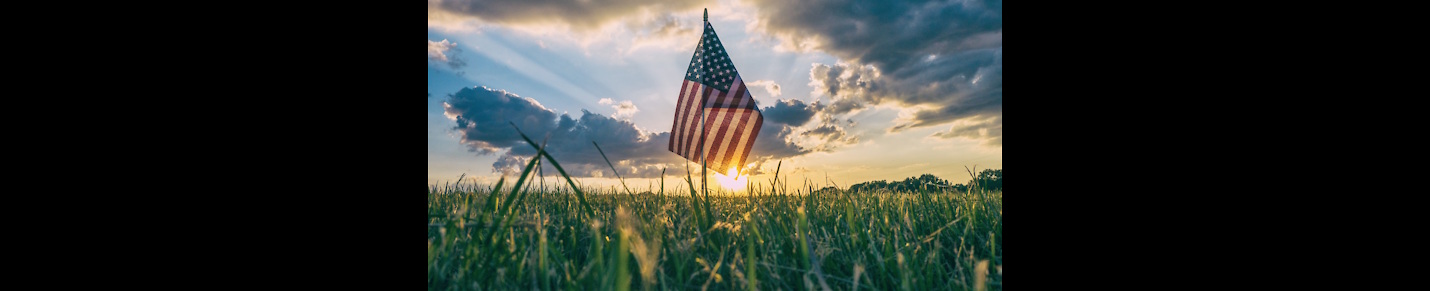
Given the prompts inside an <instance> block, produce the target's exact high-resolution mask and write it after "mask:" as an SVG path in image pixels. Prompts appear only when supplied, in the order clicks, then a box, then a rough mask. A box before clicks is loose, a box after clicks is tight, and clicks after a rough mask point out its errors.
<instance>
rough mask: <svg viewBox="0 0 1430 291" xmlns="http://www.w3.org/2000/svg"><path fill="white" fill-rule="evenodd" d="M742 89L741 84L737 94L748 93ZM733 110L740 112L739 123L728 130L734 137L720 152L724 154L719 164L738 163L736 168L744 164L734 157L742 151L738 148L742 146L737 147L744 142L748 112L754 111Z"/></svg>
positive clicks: (743, 86) (742, 85) (743, 87)
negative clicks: (732, 132)
mask: <svg viewBox="0 0 1430 291" xmlns="http://www.w3.org/2000/svg"><path fill="white" fill-rule="evenodd" d="M736 82H739V80H738V79H737V80H736ZM744 89H745V84H743V83H741V84H740V90H739V93H740V94H748V92H745V90H744ZM744 99H753V98H744ZM734 110H735V111H739V112H740V116H739V118H738V119H739V123H736V124H735V126H732V127H731V128H730V130H733V131H734V135H735V136H732V137H730V140H731V141H732V142H731V143H730V145H729V146H726V147H725V148H724V149H721V152H722V153H724V154H722V155H721V158H722V160H721V162H720V163H721V164H730V163H731V162H735V163H738V164H737V165H736V166H737V167H738V166H744V163H743V161H741V160H736V159H735V156H736V154H735V152H736V151H742V150H743V148H740V146H743V145H738V144H743V141H745V139H744V138H743V137H744V136H745V133H746V132H747V131H745V130H744V129H745V124H746V123H749V121H750V112H751V111H754V110H749V109H743V108H742V109H734Z"/></svg>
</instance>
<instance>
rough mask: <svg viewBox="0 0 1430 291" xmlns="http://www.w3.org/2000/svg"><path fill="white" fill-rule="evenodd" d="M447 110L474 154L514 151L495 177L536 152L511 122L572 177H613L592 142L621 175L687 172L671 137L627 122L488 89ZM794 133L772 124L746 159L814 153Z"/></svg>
mask: <svg viewBox="0 0 1430 291" xmlns="http://www.w3.org/2000/svg"><path fill="white" fill-rule="evenodd" d="M443 106H444V108H445V110H446V115H447V116H448V117H449V118H451V119H452V120H454V121H455V122H456V124H457V126H456V127H453V129H454V130H456V131H457V132H458V133H460V134H461V139H460V141H461V142H462V143H463V144H465V145H467V146H468V147H469V148H470V149H471V150H472V151H473V152H477V153H478V154H483V155H487V154H493V153H496V152H498V151H500V150H502V149H508V148H509V149H510V150H509V151H507V152H506V153H504V154H502V155H501V156H500V157H498V158H497V161H496V162H495V163H493V164H492V168H493V171H496V172H503V173H506V174H511V175H515V174H518V173H520V171H521V169H522V167H525V166H526V162H527V161H528V159H530V158H531V157H532V156H534V155H535V154H536V150H535V149H533V148H531V146H530V145H527V144H526V142H525V141H523V140H522V139H521V136H520V135H518V134H517V132H516V130H514V129H512V127H511V125H510V124H508V123H507V122H508V121H511V122H515V123H516V124H517V126H519V127H521V130H522V132H525V133H526V134H527V137H530V138H531V139H532V140H533V141H535V142H538V143H540V142H542V141H543V140H545V141H546V150H547V152H549V153H551V155H552V156H553V157H556V159H557V162H560V163H561V167H562V168H563V169H564V170H566V173H567V174H570V175H572V176H573V177H611V169H610V166H608V165H607V164H606V160H605V159H602V157H601V152H598V151H597V150H596V147H595V146H594V145H592V143H591V142H592V141H594V142H596V143H598V144H600V146H601V151H604V152H605V156H606V157H607V158H610V159H611V163H613V164H615V167H616V168H617V169H618V170H620V172H621V173H620V175H621V176H622V177H627V178H656V177H659V176H660V174H661V170H662V169H664V168H669V170H668V171H667V172H666V174H667V175H674V174H675V173H677V172H673V171H675V170H677V169H683V168H684V165H682V163H684V161H685V160H684V159H683V158H681V157H680V156H677V155H675V154H674V153H671V152H670V151H668V149H667V147H668V145H669V142H670V133H669V132H658V133H654V132H642V131H641V130H639V129H637V128H636V126H635V124H633V123H631V122H630V121H627V120H620V119H615V118H611V117H607V116H605V115H601V114H597V113H591V112H589V111H586V110H582V112H581V113H582V114H581V117H580V118H579V119H573V118H571V117H570V116H569V115H566V114H561V115H560V116H558V115H557V114H556V112H555V111H552V110H550V109H547V108H545V107H543V106H541V104H540V103H538V102H536V100H533V99H530V98H524V97H520V96H517V95H516V94H512V93H509V92H506V91H505V90H497V89H491V88H487V87H478V88H463V89H461V90H460V91H458V92H457V93H455V94H451V95H448V99H447V101H446V102H444V103H443ZM790 131H791V129H790V128H789V127H788V126H783V125H781V124H779V123H774V122H765V123H764V125H763V126H762V128H761V133H760V136H759V138H758V139H756V141H755V145H754V148H753V149H752V150H751V153H750V155H751V158H750V159H749V160H747V162H760V161H761V160H763V159H772V158H773V159H778V158H786V157H792V156H797V155H801V154H805V153H808V152H809V150H806V149H803V148H800V147H799V146H797V145H795V144H793V143H792V142H790V141H789V138H788V137H789V135H790ZM548 135H549V138H548ZM545 169H546V171H551V170H553V168H550V167H546V168H545ZM550 173H554V172H550ZM550 173H548V174H550Z"/></svg>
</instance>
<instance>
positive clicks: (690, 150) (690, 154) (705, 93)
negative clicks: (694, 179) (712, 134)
mask: <svg viewBox="0 0 1430 291" xmlns="http://www.w3.org/2000/svg"><path fill="white" fill-rule="evenodd" d="M700 87H704V89H703V90H701V92H700V95H699V96H698V97H699V98H698V100H701V101H702V102H700V103H697V104H703V103H704V102H703V101H704V100H706V99H709V97H710V91H713V90H715V88H711V87H710V86H700ZM697 109H700V110H705V109H704V108H703V106H702V107H701V108H697ZM690 119H691V120H693V121H699V120H700V118H698V117H695V116H691V117H690ZM692 125H693V124H692ZM698 131H699V130H697V129H695V128H694V127H687V128H686V132H689V134H686V135H685V148H686V149H685V158H687V159H690V160H692V161H695V162H697V163H698V162H700V157H699V154H700V153H699V152H697V151H696V147H695V146H696V144H692V143H691V142H695V141H697V140H696V139H695V136H696V135H702V134H698ZM698 141H699V142H704V140H703V139H702V140H698Z"/></svg>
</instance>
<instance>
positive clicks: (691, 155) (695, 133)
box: [685, 85, 709, 164]
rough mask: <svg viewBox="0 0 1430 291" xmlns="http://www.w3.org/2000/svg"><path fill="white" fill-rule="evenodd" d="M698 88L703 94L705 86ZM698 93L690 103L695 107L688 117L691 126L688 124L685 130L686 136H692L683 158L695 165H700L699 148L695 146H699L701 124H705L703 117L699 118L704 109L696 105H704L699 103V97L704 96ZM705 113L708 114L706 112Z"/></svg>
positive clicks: (692, 107)
mask: <svg viewBox="0 0 1430 291" xmlns="http://www.w3.org/2000/svg"><path fill="white" fill-rule="evenodd" d="M700 86H701V88H700V89H701V90H700V92H704V91H705V85H700ZM700 92H697V94H695V97H694V98H695V102H691V104H695V106H691V109H692V110H695V111H693V112H691V115H690V117H691V118H690V120H691V124H690V127H688V128H687V130H686V134H688V135H692V137H691V138H690V144H687V145H685V158H687V159H691V160H694V161H695V163H697V164H698V163H700V154H701V152H699V148H700V147H698V146H697V145H699V144H700V135H701V134H702V133H703V131H702V130H703V128H702V125H701V122H705V121H704V120H705V118H704V116H700V115H702V114H700V112H703V111H704V110H705V109H704V108H705V106H702V105H698V104H704V103H701V102H700V96H703V95H704V94H703V93H700ZM706 113H709V112H706Z"/></svg>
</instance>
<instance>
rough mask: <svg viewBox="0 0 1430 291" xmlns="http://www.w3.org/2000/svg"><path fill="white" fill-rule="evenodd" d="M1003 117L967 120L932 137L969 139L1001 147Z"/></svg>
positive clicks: (958, 122) (955, 123)
mask: <svg viewBox="0 0 1430 291" xmlns="http://www.w3.org/2000/svg"><path fill="white" fill-rule="evenodd" d="M1001 119H1003V117H1001V116H999V117H993V118H989V119H984V120H978V119H975V118H969V119H964V120H959V121H956V122H954V123H953V127H952V128H949V129H948V130H945V131H940V132H935V133H933V135H931V136H932V137H938V138H969V139H977V140H983V145H987V146H1003V121H1002V120H1001Z"/></svg>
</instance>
